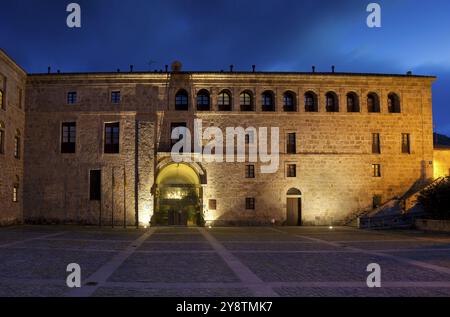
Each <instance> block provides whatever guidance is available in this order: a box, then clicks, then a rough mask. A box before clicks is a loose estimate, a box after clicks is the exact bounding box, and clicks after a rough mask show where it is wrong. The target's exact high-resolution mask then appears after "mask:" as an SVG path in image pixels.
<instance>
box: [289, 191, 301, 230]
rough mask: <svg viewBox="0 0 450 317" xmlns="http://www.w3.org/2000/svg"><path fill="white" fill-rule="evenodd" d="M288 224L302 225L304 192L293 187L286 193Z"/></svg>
mask: <svg viewBox="0 0 450 317" xmlns="http://www.w3.org/2000/svg"><path fill="white" fill-rule="evenodd" d="M286 225H287V226H301V225H302V192H301V191H300V190H299V189H297V188H291V189H289V190H288V191H287V193H286Z"/></svg>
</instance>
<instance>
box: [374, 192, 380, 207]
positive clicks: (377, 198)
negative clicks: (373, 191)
mask: <svg viewBox="0 0 450 317" xmlns="http://www.w3.org/2000/svg"><path fill="white" fill-rule="evenodd" d="M372 200H373V202H372V207H373V209H375V208H378V207H380V206H381V195H374V196H373V199H372Z"/></svg>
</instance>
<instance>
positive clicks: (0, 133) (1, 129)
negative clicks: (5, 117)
mask: <svg viewBox="0 0 450 317" xmlns="http://www.w3.org/2000/svg"><path fill="white" fill-rule="evenodd" d="M4 153H5V124H4V123H3V121H0V154H4Z"/></svg>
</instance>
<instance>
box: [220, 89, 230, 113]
mask: <svg viewBox="0 0 450 317" xmlns="http://www.w3.org/2000/svg"><path fill="white" fill-rule="evenodd" d="M217 104H218V106H219V111H231V97H230V94H229V93H227V92H221V93H220V94H219V99H218V100H217Z"/></svg>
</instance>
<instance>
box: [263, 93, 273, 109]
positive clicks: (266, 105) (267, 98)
mask: <svg viewBox="0 0 450 317" xmlns="http://www.w3.org/2000/svg"><path fill="white" fill-rule="evenodd" d="M261 97H262V107H261V110H262V111H275V104H274V97H273V93H272V92H271V91H265V92H264V93H263V94H262V96H261Z"/></svg>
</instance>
